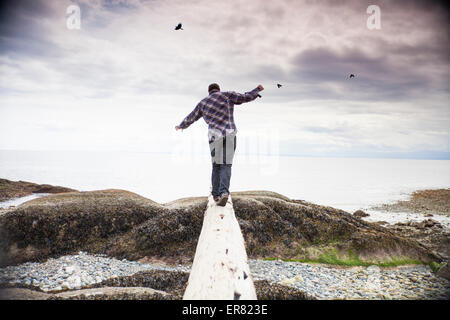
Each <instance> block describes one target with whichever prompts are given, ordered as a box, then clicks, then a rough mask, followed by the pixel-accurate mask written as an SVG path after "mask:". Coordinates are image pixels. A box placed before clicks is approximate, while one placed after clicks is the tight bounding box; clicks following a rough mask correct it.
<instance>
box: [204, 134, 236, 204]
mask: <svg viewBox="0 0 450 320" xmlns="http://www.w3.org/2000/svg"><path fill="white" fill-rule="evenodd" d="M209 148H210V150H211V160H212V175H211V182H212V192H211V193H212V195H213V197H219V196H221V195H222V194H224V193H226V194H230V190H229V188H230V179H231V166H232V164H233V158H234V152H235V150H236V135H235V134H233V135H228V136H225V137H223V138H219V139H217V140H215V141H210V142H209Z"/></svg>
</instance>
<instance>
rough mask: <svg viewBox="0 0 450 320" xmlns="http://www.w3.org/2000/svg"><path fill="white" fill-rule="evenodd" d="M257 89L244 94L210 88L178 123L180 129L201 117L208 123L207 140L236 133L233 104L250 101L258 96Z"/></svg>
mask: <svg viewBox="0 0 450 320" xmlns="http://www.w3.org/2000/svg"><path fill="white" fill-rule="evenodd" d="M258 93H259V89H258V88H255V89H253V90H252V91H250V92H246V93H244V94H241V93H236V92H234V91H225V92H222V91H219V90H212V91H211V92H210V93H209V95H208V96H207V97H206V98H204V99H203V100H202V101H200V102H199V103H198V104H197V106H196V107H195V109H194V110H193V111H192V112H191V113H190V114H189V115H188V116H187V117H186V118H184V120H183V121H182V122H181V123H180V125H179V127H180V128H181V129H186V128H187V127H189V126H190V125H191V124H192V123H194V122H195V121H197V120H198V119H200V117H203V119H204V120H205V122H206V123H207V124H208V137H209V140H210V141H211V140H215V139H216V138H219V137H224V136H226V135H228V134H231V133H236V132H237V129H236V124H235V123H234V118H233V111H234V105H235V104H241V103H244V102H250V101H252V100H255V99H256V97H258Z"/></svg>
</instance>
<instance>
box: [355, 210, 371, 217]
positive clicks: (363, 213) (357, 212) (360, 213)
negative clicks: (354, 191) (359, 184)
mask: <svg viewBox="0 0 450 320" xmlns="http://www.w3.org/2000/svg"><path fill="white" fill-rule="evenodd" d="M353 215H354V216H355V217H359V218H362V217H368V216H370V214H368V213H365V212H364V211H362V210H357V211H355V212H353Z"/></svg>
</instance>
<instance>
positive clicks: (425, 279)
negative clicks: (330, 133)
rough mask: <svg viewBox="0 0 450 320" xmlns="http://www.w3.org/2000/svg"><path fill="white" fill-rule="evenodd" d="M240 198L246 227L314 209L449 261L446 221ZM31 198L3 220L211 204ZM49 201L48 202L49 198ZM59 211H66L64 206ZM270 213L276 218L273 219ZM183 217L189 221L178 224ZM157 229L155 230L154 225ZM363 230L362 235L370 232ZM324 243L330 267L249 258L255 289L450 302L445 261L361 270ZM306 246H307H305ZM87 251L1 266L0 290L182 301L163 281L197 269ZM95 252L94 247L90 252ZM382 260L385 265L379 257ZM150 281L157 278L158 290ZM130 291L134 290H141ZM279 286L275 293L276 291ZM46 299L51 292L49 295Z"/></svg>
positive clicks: (126, 197) (94, 195) (114, 197)
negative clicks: (26, 213)
mask: <svg viewBox="0 0 450 320" xmlns="http://www.w3.org/2000/svg"><path fill="white" fill-rule="evenodd" d="M445 190H450V189H445ZM434 193H436V194H437V195H438V196H440V197H441V198H442V197H444V199H443V201H441V202H440V205H439V208H444V210H447V209H446V208H447V205H448V202H449V201H448V199H447V198H446V197H447V193H446V192H444V193H443V192H442V189H438V190H436V191H433V190H431V191H430V190H427V191H426V195H427V198H426V201H434V200H430V199H435V198H436V197H435V196H434ZM415 194H423V192H422V193H421V192H420V191H418V192H416V193H415ZM232 195H233V194H232ZM233 196H235V197H236V199H237V200H236V203H235V204H236V209H237V213H238V218H240V219H242V220H241V221H243V222H244V223H245V224H244V225H243V226H241V228H242V227H248V223H249V222H250V221H252V218H251V217H253V216H254V215H256V216H254V217H258V215H262V214H264V212H268V211H265V210H268V208H270V207H268V205H275V204H277V205H282V204H283V206H285V207H280V208H285V209H286V208H291V209H292V208H297V209H296V210H307V211H306V212H307V213H309V214H312V215H313V216H314V217H315V219H317V218H320V217H323V215H324V214H333V216H329V217H334V219H337V220H339V221H340V222H339V223H344V222H345V223H351V224H352V225H353V226H360V228H371V229H370V230H372V231H371V232H377V233H379V234H380V235H381V234H383V235H384V236H389V237H391V235H390V234H389V233H386V229H387V230H391V231H392V232H393V233H394V234H397V235H402V236H403V237H405V238H407V239H413V240H417V241H418V242H420V243H421V244H422V245H423V246H424V247H427V248H428V249H430V248H431V249H432V250H435V251H436V252H441V253H442V252H443V253H444V254H442V256H443V257H444V258H446V259H448V256H449V252H448V249H449V247H450V246H448V245H447V244H446V242H445V241H448V238H449V237H448V229H447V227H446V225H445V224H444V226H442V225H441V224H440V223H439V222H437V221H434V220H430V219H425V220H424V221H422V222H421V223H416V222H414V221H409V220H408V221H405V222H403V223H395V224H394V223H393V224H389V223H386V224H377V223H366V222H363V221H364V220H365V219H367V218H372V219H373V218H376V216H374V214H372V213H370V215H369V217H362V218H361V217H360V218H357V217H356V216H355V215H351V214H349V213H347V212H345V211H342V210H337V209H334V208H331V207H324V206H320V205H315V204H313V203H308V202H306V201H302V200H290V199H288V198H286V197H284V196H283V195H280V194H276V193H273V192H269V191H246V192H238V193H234V195H233ZM27 197H29V196H26V197H22V198H15V199H14V200H13V201H16V203H17V204H18V206H17V207H11V208H5V209H0V216H2V219H4V221H7V219H6V218H10V217H11V218H12V217H15V215H14V213H13V215H11V216H10V215H8V216H6V217H3V215H2V214H1V212H3V213H6V212H9V211H12V212H15V211H16V210H18V211H19V212H21V211H23V208H28V209H30V208H31V210H33V209H32V208H34V207H33V206H36V205H44V206H46V207H47V208H48V210H50V211H49V213H50V212H54V210H55V209H53V208H55V207H54V205H52V203H53V204H64V203H66V204H67V205H68V207H67V209H64V210H69V211H64V210H63V211H61V212H60V213H61V214H62V217H64V215H65V214H66V212H75V213H76V212H78V211H79V210H83V208H93V207H91V203H92V205H94V204H95V206H96V208H99V209H98V210H99V211H98V214H100V215H101V216H103V215H109V214H110V213H108V212H109V210H119V211H117V212H118V214H119V215H120V214H122V213H120V212H122V211H123V210H129V209H126V208H127V207H126V205H130V204H131V205H134V206H135V207H131V208H133V209H131V210H132V211H133V210H137V212H141V213H142V214H146V215H147V214H149V213H150V212H152V211H146V210H149V209H148V208H153V209H151V210H157V211H155V212H158V213H157V216H158V215H161V217H163V216H164V217H166V214H167V213H169V212H172V213H177V212H178V213H177V214H180V212H186V208H191V209H190V210H198V211H199V212H200V215H199V216H198V217H197V216H196V215H193V212H194V211H192V212H191V213H189V216H188V217H189V219H193V218H194V219H201V211H202V208H201V206H202V203H203V201H204V199H203V197H194V198H183V199H178V200H174V201H172V202H169V203H166V204H158V203H156V202H153V201H152V200H149V199H147V198H143V197H141V196H139V195H137V194H134V193H130V192H128V191H124V190H112V189H111V190H103V191H102V190H100V191H94V192H85V193H84V192H83V193H80V192H70V193H67V192H66V193H65V194H61V195H48V194H40V195H39V194H34V195H33V197H40V199H33V200H31V201H30V202H29V203H28V204H26V205H24V206H23V207H22V203H21V201H23V200H25V199H27ZM45 197H48V200H47V199H46V198H45ZM80 197H82V200H80V199H81V198H80ZM416 198H417V196H416ZM77 199H78V200H77ZM101 199H106V200H101ZM262 199H266V200H264V201H268V202H266V203H265V202H261V200H262ZM267 199H271V200H267ZM74 201H75V202H74ZM77 201H78V202H77ZM88 201H89V202H88ZM91 201H92V202H91ZM99 201H103V202H99ZM258 201H259V202H258ZM414 201H415V203H414V205H415V206H416V207H417V205H418V203H419V202H418V200H417V199H415V200H414ZM99 204H100V205H99ZM255 204H257V205H258V206H260V207H259V208H260V209H255V208H254V206H255ZM110 206H111V207H110ZM401 206H403V207H405V203H404V201H402V202H401ZM103 207H104V208H103ZM39 208H40V207H39ZM57 208H61V207H60V206H59V205H58V206H57ZM102 208H103V209H102ZM107 208H110V209H107ZM139 208H140V209H139ZM250 208H252V210H253V211H249V210H250ZM104 209H105V210H104ZM285 209H281V211H273V213H276V214H277V215H278V214H279V212H284V211H285ZM425 209H426V210H427V211H426V212H427V214H430V209H429V208H428V207H426V208H425ZM39 210H40V209H39ZM59 210H61V209H59ZM73 210H74V211H73ZM90 210H91V209H90ZM260 210H261V211H260ZM278 210H279V209H278ZM132 211H131V212H132ZM31 212H34V211H31ZM31 212H30V213H31ZM36 212H40V211H36ZM57 212H59V211H56V212H55V213H57ZM146 212H148V213H146ZM301 212H303V211H298V213H296V214H300V213H301ZM444 212H445V211H444ZM389 214H391V215H395V214H396V212H389ZM169 216H172V215H169ZM267 216H268V217H271V214H269V215H267ZM105 217H107V216H105ZM118 217H120V216H118ZM130 217H131V216H129V215H127V214H125V215H123V219H126V220H127V221H128V220H129V219H130ZM151 217H152V216H148V217H147V218H145V217H144V216H143V217H142V219H143V220H142V221H138V222H137V223H138V224H142V223H144V221H146V219H150V218H151ZM292 217H293V216H292ZM298 217H302V218H300V220H298V221H299V222H296V223H298V225H300V226H302V223H303V222H302V221H306V219H308V216H307V215H305V216H298ZM36 218H37V219H40V216H39V215H37V216H35V218H34V219H36ZM181 218H182V216H180V218H177V219H181ZM286 218H287V219H290V215H287V216H286ZM427 218H428V217H427ZM249 219H250V220H249ZM321 219H322V218H321ZM8 221H9V220H8ZM80 221H81V220H80ZM149 221H150V220H149ZM177 221H178V220H177ZM199 221H200V220H199ZM247 221H249V222H247ZM286 221H289V220H286ZM366 221H367V220H366ZM199 223H200V222H199ZM102 224H103V223H102ZM95 225H98V222H96V224H95ZM151 225H152V226H153V225H154V224H151ZM178 225H179V223H177V226H178ZM375 225H376V226H375ZM33 226H34V222H33ZM56 226H58V225H56ZM99 226H100V225H99ZM177 228H178V227H177ZM136 230H139V229H136ZM155 230H159V229H155ZM181 230H182V229H181ZM303 230H304V229H301V232H305V231H303ZM306 230H309V229H306ZM356 230H358V231H361V230H365V229H356ZM383 230H385V231H383ZM446 230H447V231H446ZM148 232H150V231H145V232H144V233H145V234H148ZM261 232H262V231H261ZM446 232H447V233H446ZM263 234H264V232H263ZM71 237H72V235H71ZM364 238H365V237H364ZM71 239H74V238H71ZM124 239H127V238H124ZM289 239H290V240H292V241H294V238H292V237H291V238H289ZM393 239H394V238H393ZM395 239H397V240H395V241H403V240H401V238H395ZM251 240H252V239H251V238H250V241H251ZM127 241H128V240H127ZM158 241H159V240H158ZM436 242H439V243H440V246H435V243H436ZM180 245H182V244H181V243H178V242H177V246H180ZM278 245H286V248H290V247H289V246H290V245H291V243H290V242H289V243H287V244H283V243H280V244H278ZM311 245H312V246H313V247H311V249H312V250H313V251H311V254H313V256H314V253H313V252H315V251H314V250H317V249H320V250H321V248H322V247H321V246H320V243H317V244H314V243H311ZM323 245H324V247H323V250H324V251H323V252H322V253H320V252H319V255H316V257H317V259H318V260H317V261H329V262H330V263H327V262H325V263H323V262H322V263H321V262H317V263H316V262H315V261H307V260H305V261H289V259H283V258H282V257H283V252H284V253H286V252H289V251H282V250H284V249H282V248H281V247H280V248H279V249H280V250H281V251H278V249H276V250H274V251H273V252H272V253H268V252H269V251H267V252H266V254H265V255H264V254H263V255H261V256H260V255H259V254H257V255H256V256H250V255H249V258H251V259H249V265H250V271H251V275H252V277H254V280H255V281H258V285H256V283H255V286H257V287H258V290H259V296H262V297H266V298H267V297H277V299H283V297H284V298H288V297H291V298H295V299H306V298H308V297H309V296H311V297H312V298H316V299H447V300H448V299H449V298H450V297H449V292H450V282H449V280H448V276H445V275H444V276H443V275H442V274H440V273H439V272H436V270H437V269H438V267H442V266H443V264H439V265H438V267H436V265H433V264H432V263H431V262H430V263H429V264H427V263H424V262H422V263H421V264H417V263H415V264H413V263H411V261H413V260H408V259H406V260H404V261H405V263H403V264H399V265H396V264H395V261H394V260H392V263H393V265H392V266H390V265H389V263H386V261H387V260H386V261H385V262H384V265H383V263H380V265H379V266H377V263H376V262H371V263H368V262H364V264H362V265H358V261H361V260H359V257H358V256H355V257H353V256H352V255H349V256H348V257H343V256H340V257H338V256H337V255H335V254H336V251H332V250H333V249H332V248H333V244H332V243H327V242H324V243H323ZM329 245H331V246H329ZM416 245H417V244H416ZM134 246H135V245H134V244H132V245H131V246H130V247H128V246H127V247H125V251H124V252H125V253H128V252H133V250H136V248H135V247H134ZM377 246H378V249H383V250H385V249H386V248H387V247H385V246H383V245H381V246H380V245H379V244H377ZM250 248H251V247H250ZM330 248H331V249H330ZM305 249H308V248H307V247H305ZM428 249H427V250H428ZM81 250H82V251H80V252H78V254H74V253H64V252H61V253H62V254H57V255H53V256H49V257H47V258H45V259H38V260H34V261H40V262H26V261H27V260H25V262H24V263H19V264H11V265H5V266H4V267H3V268H0V288H9V289H1V290H0V291H2V290H3V292H7V293H4V294H6V295H11V296H13V295H14V292H16V293H17V292H19V291H20V290H30V291H27V294H30V295H33V294H34V293H35V292H39V294H41V298H45V299H47V298H49V299H69V298H74V297H75V296H77V295H78V296H79V298H80V297H81V298H80V299H82V298H83V297H85V298H86V296H83V295H85V294H86V292H85V291H83V292H84V293H82V292H81V291H80V292H78V291H79V290H89V289H91V288H99V290H100V291H102V290H106V291H107V292H109V291H108V290H109V289H107V287H108V288H109V287H110V286H111V285H112V284H114V285H113V287H120V290H119V291H120V292H121V293H118V292H119V291H117V290H111V292H110V293H105V292H106V291H105V292H104V293H103V295H102V296H101V297H102V298H99V299H109V298H108V297H112V296H114V295H115V297H117V295H119V296H120V295H122V296H133V297H135V298H136V299H141V298H142V299H149V298H152V297H153V298H154V299H179V298H180V295H179V294H180V292H179V290H181V289H180V288H182V286H183V285H184V283H185V282H179V283H178V284H177V286H178V287H177V288H178V289H177V290H178V291H176V290H175V291H173V290H172V289H173V288H169V287H167V288H165V287H164V283H166V282H167V281H169V282H173V281H181V280H179V279H180V277H181V278H182V279H185V278H186V274H187V275H188V274H189V271H190V266H191V263H192V262H191V261H190V260H189V259H188V258H186V259H185V258H183V256H182V255H176V253H177V252H178V251H174V255H172V254H171V255H167V256H164V257H163V256H161V257H157V256H153V254H152V253H150V252H147V253H146V254H145V255H144V257H143V258H137V257H135V258H133V257H131V258H130V259H126V258H125V259H122V258H124V257H127V255H122V257H120V258H119V257H116V258H114V257H113V256H112V255H110V254H109V253H108V255H106V254H99V253H98V254H95V253H86V252H83V250H84V249H81ZM88 250H90V249H89V248H88ZM121 250H122V249H121ZM126 250H130V251H126ZM249 250H254V249H249ZM328 250H331V251H328ZM254 252H258V251H254ZM308 252H309V251H307V252H305V254H309V253H308ZM350 252H351V251H349V253H350ZM278 253H280V254H281V255H280V256H279V257H278V256H277V254H278ZM316 253H317V252H316ZM268 254H269V256H270V255H271V256H273V257H275V258H273V259H271V258H268ZM119 256H120V255H119ZM313 256H311V257H313ZM399 257H400V256H399ZM120 259H121V260H120ZM341 259H344V260H341ZM346 259H348V260H346ZM294 260H295V259H294ZM29 261H30V260H29ZM333 261H334V262H333ZM408 261H409V262H408ZM439 261H440V260H439ZM380 262H382V260H380ZM346 263H348V265H345V264H346ZM447 269H448V264H447ZM439 270H440V269H439ZM447 272H448V271H447ZM142 277H144V278H146V279H147V280H145V281H147V282H145V283H140V282H139V281H143V280H142V279H141V278H142ZM152 277H153V278H152ZM155 277H156V278H155ZM161 277H163V279H165V280H161V279H162V278H161ZM118 279H122V280H118ZM138 279H141V280H138ZM176 279H178V280H176ZM186 279H187V278H186ZM118 281H119V282H118ZM148 281H150V283H151V285H150V284H149V282H148ZM161 281H162V282H161ZM183 281H184V280H183ZM368 281H369V282H370V283H372V284H373V286H372V287H370V288H368V287H367V283H368ZM125 284H127V285H125ZM105 286H107V287H105ZM136 286H137V287H146V288H147V289H148V290H147V289H146V290H143V291H142V290H141V291H139V290H138V291H133V290H135V287H136ZM131 287H133V288H134V289H133V288H131ZM20 288H22V289H20ZM150 288H151V290H153V289H154V290H159V291H157V292H156V291H154V292H153V291H149V290H150ZM274 288H276V290H275V289H274ZM19 289H20V290H19ZM5 290H9V291H5ZM17 290H19V291H17ZM99 290H97V291H96V292H100V291H99ZM130 290H131V291H130ZM274 290H275V291H274ZM8 292H9V293H8ZM67 292H70V294H69V293H67ZM89 292H90V291H89ZM102 292H103V291H102ZM66 293H67V294H66ZM91 293H92V292H91ZM91 293H89V294H91ZM24 294H25V293H24ZM42 294H48V295H45V296H42ZM109 294H110V295H109ZM0 295H1V292H0ZM35 298H36V299H37V298H38V297H37V296H35Z"/></svg>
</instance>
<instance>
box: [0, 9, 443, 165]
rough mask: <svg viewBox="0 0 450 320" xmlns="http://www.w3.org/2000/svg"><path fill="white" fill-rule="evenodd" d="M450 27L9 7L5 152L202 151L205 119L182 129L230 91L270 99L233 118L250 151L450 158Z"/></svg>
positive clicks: (227, 12) (344, 18)
mask: <svg viewBox="0 0 450 320" xmlns="http://www.w3.org/2000/svg"><path fill="white" fill-rule="evenodd" d="M71 5H76V6H77V7H78V8H79V9H80V16H79V17H80V20H79V21H80V28H79V29H77V28H70V27H68V25H67V22H68V19H69V21H73V20H70V19H72V18H73V17H74V15H73V11H69V13H68V12H67V9H68V7H69V6H71ZM369 5H376V6H378V8H379V13H380V14H379V16H378V18H379V20H377V22H379V28H378V29H373V28H369V27H368V20H369V21H372V22H373V21H374V20H373V19H374V15H373V14H374V12H373V11H370V12H369V13H368V12H367V9H368V7H369ZM375 18H376V17H375ZM371 19H372V20H371ZM179 22H182V23H183V29H184V30H179V31H175V30H174V27H175V25H176V24H178V23H179ZM448 22H449V10H448V8H447V7H445V6H444V5H443V4H440V2H434V1H412V0H411V1H409V0H405V1H377V0H370V1H365V0H354V1H350V0H349V1H336V0H335V1H321V0H303V1H301V0H297V1H289V0H278V1H264V0H262V1H258V0H254V1H251V0H246V1H236V0H231V1H206V0H198V1H159V0H153V1H151V0H146V1H144V0H141V1H139V0H129V1H125V0H109V1H107V0H79V1H75V0H74V1H70V0H58V1H52V0H29V1H25V0H14V1H6V2H2V4H1V5H0V150H99V151H111V150H112V151H137V152H173V150H177V149H179V148H183V147H185V148H187V149H188V151H191V152H203V151H205V149H207V125H206V124H205V122H204V121H203V120H199V121H197V122H196V123H194V124H193V125H192V126H191V127H190V128H188V129H186V130H183V132H181V131H180V132H176V131H175V130H174V127H175V126H176V125H178V124H179V123H180V122H181V121H182V120H183V118H184V117H185V116H186V115H187V114H188V113H189V112H191V111H192V110H193V108H194V107H195V105H196V104H197V103H198V102H199V101H200V100H201V99H202V98H204V97H205V96H206V95H207V87H208V85H209V84H210V83H212V82H217V83H219V84H220V86H221V89H222V90H223V91H237V92H241V93H243V92H246V91H250V90H252V89H253V88H255V87H256V86H257V85H258V84H262V85H263V86H264V87H265V90H264V91H263V92H262V93H261V95H262V98H260V99H259V98H258V99H257V100H255V101H252V102H250V103H247V104H242V105H239V106H236V108H235V115H234V116H235V120H236V125H237V128H238V139H240V140H238V148H239V146H240V145H239V143H240V142H241V143H242V144H241V146H245V147H241V150H240V152H243V153H245V152H255V153H262V152H266V153H269V154H282V155H297V156H317V157H387V158H392V157H393V158H420V159H450V129H449V128H450V107H449V98H450V85H449V84H450V81H449V80H450V51H449V49H450V48H449V28H448V25H449V23H448ZM350 74H355V75H356V76H355V77H354V78H351V79H350V78H349V75H350ZM277 83H280V84H282V85H283V86H282V87H281V88H277V86H276V84H277ZM255 141H256V144H257V145H258V146H259V147H256V148H254V147H252V144H253V145H254V144H255V143H253V142H255ZM186 146H187V147H186ZM197 146H201V147H200V149H199V148H197Z"/></svg>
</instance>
